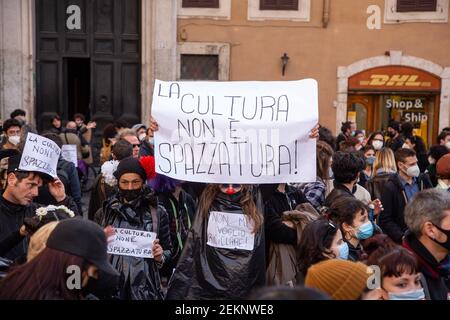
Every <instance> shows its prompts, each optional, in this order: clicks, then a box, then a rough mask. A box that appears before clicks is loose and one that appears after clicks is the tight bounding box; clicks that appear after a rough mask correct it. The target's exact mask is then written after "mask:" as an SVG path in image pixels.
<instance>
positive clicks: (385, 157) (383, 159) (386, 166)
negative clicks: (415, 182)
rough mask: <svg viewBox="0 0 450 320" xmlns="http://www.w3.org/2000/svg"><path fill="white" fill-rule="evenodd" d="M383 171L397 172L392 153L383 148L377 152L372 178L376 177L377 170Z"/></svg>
mask: <svg viewBox="0 0 450 320" xmlns="http://www.w3.org/2000/svg"><path fill="white" fill-rule="evenodd" d="M379 169H383V170H384V171H386V172H397V165H396V163H395V156H394V152H393V151H392V150H391V149H389V148H383V149H381V150H380V151H378V152H377V154H376V156H375V162H374V163H373V170H372V177H374V176H376V175H377V170H379Z"/></svg>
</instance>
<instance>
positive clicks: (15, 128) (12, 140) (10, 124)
mask: <svg viewBox="0 0 450 320" xmlns="http://www.w3.org/2000/svg"><path fill="white" fill-rule="evenodd" d="M21 129H22V125H21V123H20V122H19V121H18V120H16V119H8V120H6V121H5V122H4V123H3V131H4V132H5V139H6V140H5V141H4V143H3V145H2V147H1V149H2V150H9V149H16V150H17V149H18V146H19V143H20V135H21Z"/></svg>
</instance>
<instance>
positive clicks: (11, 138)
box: [8, 136, 20, 146]
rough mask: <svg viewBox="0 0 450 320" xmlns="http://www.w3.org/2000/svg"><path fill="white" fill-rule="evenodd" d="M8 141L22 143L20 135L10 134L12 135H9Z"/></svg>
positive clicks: (14, 143) (15, 143)
mask: <svg viewBox="0 0 450 320" xmlns="http://www.w3.org/2000/svg"><path fill="white" fill-rule="evenodd" d="M8 141H9V142H10V143H11V144H13V145H15V146H17V145H18V144H19V143H20V136H10V137H8Z"/></svg>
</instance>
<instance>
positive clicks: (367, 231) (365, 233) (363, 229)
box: [356, 221, 373, 240]
mask: <svg viewBox="0 0 450 320" xmlns="http://www.w3.org/2000/svg"><path fill="white" fill-rule="evenodd" d="M372 235H373V225H372V222H370V221H367V222H366V223H364V224H362V225H360V226H359V227H358V233H357V235H356V237H357V238H358V239H359V240H365V239H368V238H370V237H371V236H372Z"/></svg>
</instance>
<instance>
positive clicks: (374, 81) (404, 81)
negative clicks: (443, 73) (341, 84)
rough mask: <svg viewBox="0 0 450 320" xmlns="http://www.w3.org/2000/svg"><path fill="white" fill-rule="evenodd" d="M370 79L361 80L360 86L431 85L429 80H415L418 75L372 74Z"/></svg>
mask: <svg viewBox="0 0 450 320" xmlns="http://www.w3.org/2000/svg"><path fill="white" fill-rule="evenodd" d="M370 79H371V80H361V81H360V82H359V84H360V85H361V86H387V87H405V86H406V87H431V82H421V81H417V80H418V79H419V76H418V75H398V74H394V75H392V76H389V75H386V74H373V75H371V76H370Z"/></svg>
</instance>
